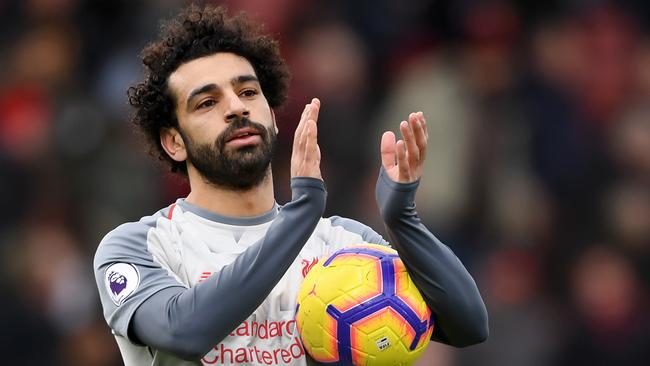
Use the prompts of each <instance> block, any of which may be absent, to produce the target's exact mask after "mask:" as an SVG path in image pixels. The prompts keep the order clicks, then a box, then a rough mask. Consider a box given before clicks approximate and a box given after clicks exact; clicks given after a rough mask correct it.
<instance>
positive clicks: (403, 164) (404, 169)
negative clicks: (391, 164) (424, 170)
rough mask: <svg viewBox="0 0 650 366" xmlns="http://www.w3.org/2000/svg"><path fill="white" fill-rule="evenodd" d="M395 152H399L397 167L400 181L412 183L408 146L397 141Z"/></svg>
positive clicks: (401, 141)
mask: <svg viewBox="0 0 650 366" xmlns="http://www.w3.org/2000/svg"><path fill="white" fill-rule="evenodd" d="M395 150H397V167H398V169H399V181H400V182H410V181H411V175H410V174H409V171H410V168H409V162H408V159H406V144H405V143H404V141H403V140H399V141H397V143H396V144H395Z"/></svg>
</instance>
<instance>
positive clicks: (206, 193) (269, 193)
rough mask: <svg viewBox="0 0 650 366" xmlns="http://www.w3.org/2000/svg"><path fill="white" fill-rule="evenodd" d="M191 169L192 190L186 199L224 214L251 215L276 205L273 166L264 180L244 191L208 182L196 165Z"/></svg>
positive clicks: (235, 215) (256, 214) (261, 212)
mask: <svg viewBox="0 0 650 366" xmlns="http://www.w3.org/2000/svg"><path fill="white" fill-rule="evenodd" d="M188 173H189V174H188V175H189V180H190V194H189V195H188V196H187V198H186V201H187V202H189V203H191V204H193V205H196V206H198V207H201V208H203V209H206V210H208V211H211V212H214V213H217V214H219V215H223V216H231V217H251V216H259V215H262V214H264V213H266V212H268V211H269V210H271V209H272V208H273V206H274V205H275V197H274V192H273V176H272V174H271V167H269V170H268V173H267V175H266V177H265V178H264V180H263V181H262V183H260V184H259V185H257V186H255V187H253V188H250V189H248V190H244V191H237V190H233V189H231V188H224V187H220V186H215V185H213V184H211V183H208V182H206V181H205V180H204V179H203V178H202V177H201V176H200V175H199V174H198V173H197V172H196V171H194V170H193V169H192V170H190V171H188Z"/></svg>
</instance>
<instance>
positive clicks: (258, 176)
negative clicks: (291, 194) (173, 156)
mask: <svg viewBox="0 0 650 366" xmlns="http://www.w3.org/2000/svg"><path fill="white" fill-rule="evenodd" d="M244 127H250V128H253V129H255V131H257V133H258V134H259V136H260V138H261V140H262V141H261V143H260V144H257V145H247V146H242V147H238V148H230V149H229V148H227V146H226V142H227V141H228V140H229V139H230V138H231V137H232V136H233V134H234V133H235V131H236V130H238V129H240V128H244ZM181 137H182V138H183V142H184V143H185V146H186V148H187V160H188V162H190V163H191V164H192V165H193V166H194V167H195V168H196V170H197V171H198V172H199V173H200V174H201V176H202V177H203V179H204V180H205V181H206V182H207V183H209V184H212V185H215V186H218V187H223V188H228V189H232V190H236V191H246V190H249V189H251V188H253V187H256V186H258V185H259V184H261V183H262V182H263V181H264V179H265V178H266V177H267V176H268V174H269V166H270V164H271V160H272V158H273V154H274V152H275V148H276V144H277V134H276V133H275V129H274V128H273V127H269V128H266V127H264V125H262V124H261V123H257V122H253V121H251V120H250V119H248V118H246V117H243V118H239V119H237V120H235V121H234V122H231V123H230V124H229V125H228V127H227V128H226V129H225V130H224V131H223V132H222V133H221V134H220V135H219V136H218V137H217V139H216V140H215V142H214V143H213V144H197V143H194V142H193V141H192V140H191V139H190V138H189V137H187V136H186V135H185V134H184V133H182V132H181Z"/></svg>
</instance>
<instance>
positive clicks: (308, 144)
mask: <svg viewBox="0 0 650 366" xmlns="http://www.w3.org/2000/svg"><path fill="white" fill-rule="evenodd" d="M311 122H312V121H311V120H310V121H307V123H306V124H305V132H304V135H305V136H304V137H305V145H304V146H305V149H304V152H305V153H304V155H303V169H307V168H308V167H309V164H310V162H311V160H312V159H313V153H312V150H313V149H314V146H313V145H314V141H313V138H312V134H313V127H312V124H311ZM305 173H306V172H305V171H303V175H304V174H305Z"/></svg>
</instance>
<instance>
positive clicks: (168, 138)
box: [160, 127, 187, 162]
mask: <svg viewBox="0 0 650 366" xmlns="http://www.w3.org/2000/svg"><path fill="white" fill-rule="evenodd" d="M160 145H162V147H163V149H164V150H165V152H166V153H167V155H169V157H170V158H172V159H174V160H175V161H178V162H181V161H185V160H186V159H187V150H185V142H184V141H183V137H182V136H181V134H180V132H178V130H177V129H176V128H174V127H165V128H161V129H160Z"/></svg>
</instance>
